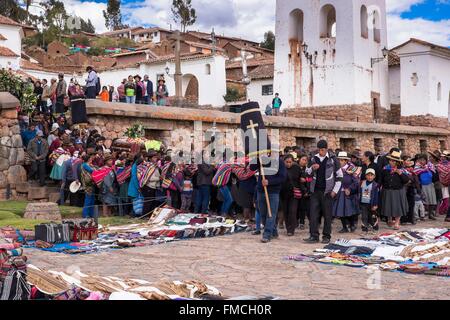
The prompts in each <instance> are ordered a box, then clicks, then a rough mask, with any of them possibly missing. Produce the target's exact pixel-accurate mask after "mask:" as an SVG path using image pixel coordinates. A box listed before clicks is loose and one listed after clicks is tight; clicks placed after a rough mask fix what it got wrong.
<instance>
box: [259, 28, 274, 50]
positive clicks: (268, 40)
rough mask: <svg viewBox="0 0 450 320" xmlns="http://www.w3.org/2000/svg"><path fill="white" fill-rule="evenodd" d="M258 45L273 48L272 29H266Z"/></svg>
mask: <svg viewBox="0 0 450 320" xmlns="http://www.w3.org/2000/svg"><path fill="white" fill-rule="evenodd" d="M260 46H261V47H262V48H265V49H269V50H275V34H274V33H273V32H272V31H268V32H266V33H265V34H264V41H263V42H261V44H260Z"/></svg>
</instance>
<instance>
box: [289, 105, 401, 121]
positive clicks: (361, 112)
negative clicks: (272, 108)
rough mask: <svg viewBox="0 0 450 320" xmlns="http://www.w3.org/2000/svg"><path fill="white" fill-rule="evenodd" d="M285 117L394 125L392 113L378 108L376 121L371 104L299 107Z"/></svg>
mask: <svg viewBox="0 0 450 320" xmlns="http://www.w3.org/2000/svg"><path fill="white" fill-rule="evenodd" d="M284 115H286V116H287V117H296V118H304V119H319V120H334V121H351V122H365V123H373V122H378V123H394V124H399V123H398V122H397V123H396V122H392V121H391V119H390V118H391V115H390V111H389V110H387V109H385V108H381V107H377V109H376V118H377V121H374V109H373V106H372V105H370V104H362V105H339V106H330V107H307V108H303V107H298V108H291V109H285V111H284Z"/></svg>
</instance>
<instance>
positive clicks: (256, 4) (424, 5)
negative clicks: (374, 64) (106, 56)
mask: <svg viewBox="0 0 450 320" xmlns="http://www.w3.org/2000/svg"><path fill="white" fill-rule="evenodd" d="M62 1H63V2H64V3H65V5H66V9H67V11H68V12H69V13H73V14H76V15H79V16H81V17H83V18H86V19H87V18H89V19H91V21H92V22H93V24H94V25H95V27H96V30H97V32H102V31H106V28H105V24H104V19H103V14H102V10H104V9H105V8H106V2H107V0H62ZM279 1H281V0H279ZM285 1H292V0H285ZM275 2H276V0H192V3H193V6H194V8H195V9H196V10H197V17H198V18H197V23H196V24H195V25H194V26H192V27H191V28H190V29H191V30H202V31H207V32H209V31H210V30H211V29H212V27H214V28H215V31H216V33H217V34H227V35H232V36H238V37H244V38H248V39H251V40H255V41H261V40H262V39H263V36H264V32H266V31H267V30H274V29H275ZM171 3H172V1H171V0H122V15H123V17H124V22H125V23H127V24H129V25H145V26H150V25H157V26H160V27H163V28H170V24H172V27H173V28H175V25H174V23H173V20H172V16H171V12H170V7H171ZM386 3H387V8H388V36H389V39H388V41H389V46H390V47H393V46H395V45H397V44H400V43H402V42H404V41H406V40H408V39H409V38H411V37H415V38H420V39H423V40H426V41H430V42H433V43H436V44H440V45H444V46H448V47H450V0H386Z"/></svg>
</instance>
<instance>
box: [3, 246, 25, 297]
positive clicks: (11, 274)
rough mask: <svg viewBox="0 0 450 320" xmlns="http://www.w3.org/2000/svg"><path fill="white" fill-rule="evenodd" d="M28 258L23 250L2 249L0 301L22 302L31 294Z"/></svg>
mask: <svg viewBox="0 0 450 320" xmlns="http://www.w3.org/2000/svg"><path fill="white" fill-rule="evenodd" d="M26 262H27V257H26V256H24V255H23V251H22V248H14V249H4V248H0V300H22V299H24V298H25V297H27V295H28V294H29V291H30V287H29V285H28V284H27V282H26V272H27V266H26Z"/></svg>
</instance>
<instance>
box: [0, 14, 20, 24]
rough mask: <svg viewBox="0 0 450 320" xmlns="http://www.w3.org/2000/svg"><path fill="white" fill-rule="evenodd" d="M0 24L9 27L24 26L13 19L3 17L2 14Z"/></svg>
mask: <svg viewBox="0 0 450 320" xmlns="http://www.w3.org/2000/svg"><path fill="white" fill-rule="evenodd" d="M0 24H6V25H9V26H17V27H22V25H21V24H20V23H18V22H17V21H14V20H13V19H11V18H8V17H5V16H2V15H1V14H0Z"/></svg>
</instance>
